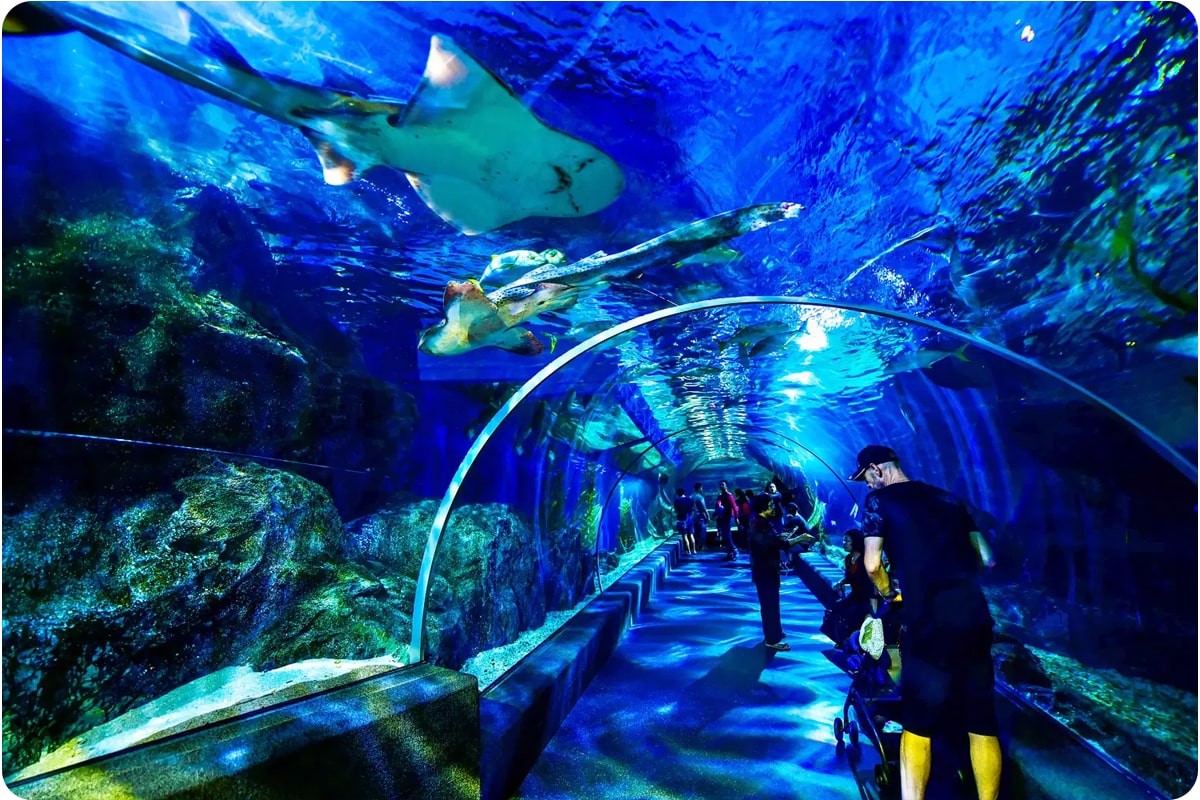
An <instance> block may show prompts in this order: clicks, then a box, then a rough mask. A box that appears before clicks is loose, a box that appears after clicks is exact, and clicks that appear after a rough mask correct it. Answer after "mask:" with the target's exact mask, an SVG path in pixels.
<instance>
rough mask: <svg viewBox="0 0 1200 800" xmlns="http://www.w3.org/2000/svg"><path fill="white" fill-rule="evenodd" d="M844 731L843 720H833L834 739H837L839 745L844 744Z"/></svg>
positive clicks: (839, 718) (837, 718)
mask: <svg viewBox="0 0 1200 800" xmlns="http://www.w3.org/2000/svg"><path fill="white" fill-rule="evenodd" d="M842 730H843V729H842V718H841V717H834V718H833V738H834V739H837V743H838V744H841V743H842Z"/></svg>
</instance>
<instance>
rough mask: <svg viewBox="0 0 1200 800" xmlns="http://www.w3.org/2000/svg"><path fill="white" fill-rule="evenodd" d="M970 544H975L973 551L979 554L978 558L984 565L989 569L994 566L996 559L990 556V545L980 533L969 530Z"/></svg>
mask: <svg viewBox="0 0 1200 800" xmlns="http://www.w3.org/2000/svg"><path fill="white" fill-rule="evenodd" d="M971 544H972V545H974V546H975V552H976V553H978V554H979V560H980V561H981V562H983V565H984V566H985V567H987V568H988V569H991V568H992V567H994V566H996V559H995V558H994V557H993V556H992V547H991V545H989V544H988V542H987V539H985V538H984V536H983V534H982V533H980V532H979V531H971Z"/></svg>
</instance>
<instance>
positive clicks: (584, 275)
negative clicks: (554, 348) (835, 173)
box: [418, 203, 804, 356]
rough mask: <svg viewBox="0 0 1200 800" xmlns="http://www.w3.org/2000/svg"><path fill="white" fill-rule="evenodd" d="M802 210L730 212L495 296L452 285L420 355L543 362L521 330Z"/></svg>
mask: <svg viewBox="0 0 1200 800" xmlns="http://www.w3.org/2000/svg"><path fill="white" fill-rule="evenodd" d="M803 210H804V206H802V205H800V204H799V203H761V204H759V205H754V206H747V207H745V208H739V209H735V210H733V211H726V212H723V213H721V214H717V215H715V216H712V217H706V218H705V219H702V220H697V221H696V222H691V223H688V224H687V225H683V226H680V227H678V228H675V229H673V230H671V231H668V232H667V233H664V234H662V235H661V236H656V237H655V238H653V239H650V240H648V241H645V242H642V243H641V244H639V245H635V246H634V247H631V248H629V249H628V250H622V251H621V252H619V253H615V254H612V255H609V254H608V253H605V252H604V251H598V252H596V253H593V254H592V255H590V256H588V257H587V258H583V259H580V260H579V261H576V262H573V263H550V262H548V263H545V264H543V265H541V266H539V267H536V268H535V269H532V270H530V271H529V272H527V273H525V274H524V275H522V276H521V277H520V278H518V279H516V280H515V281H512V282H511V283H508V284H506V285H505V286H502V287H501V288H499V289H496V290H495V291H492V292H488V293H485V292H484V291H483V288H482V286H480V284H479V282H478V281H475V280H468V281H450V282H449V283H447V284H446V290H445V292H444V294H443V296H442V319H441V321H440V322H438V323H436V324H434V325H432V326H430V327H428V328H426V329H424V330H423V331H421V334H420V339H419V342H418V349H420V350H421V351H422V352H424V353H428V354H429V355H434V356H454V355H461V354H463V353H468V352H470V351H472V350H475V349H477V348H480V347H497V348H500V349H501V350H508V351H509V352H512V353H517V354H519V355H528V356H535V355H539V354H540V353H541V352H542V351H543V350H544V349H545V346H544V345H543V344H542V342H541V340H540V339H538V338H537V336H536V335H535V334H534V333H532V332H531V331H529V330H528V329H526V328H523V327H520V326H521V325H523V324H524V323H526V322H528V321H529V320H531V319H533V318H534V317H537V316H538V315H540V314H545V313H548V312H551V311H564V310H567V309H570V308H571V307H572V306H574V305H575V303H576V302H578V300H579V298H580V297H581V296H583V295H585V294H587V293H590V292H594V291H598V290H600V289H602V288H603V287H604V286H605V285H607V284H608V283H611V282H613V281H617V280H620V279H622V278H627V277H630V276H632V275H635V274H640V273H641V272H643V271H645V270H646V269H648V268H650V267H653V266H656V265H660V264H675V263H676V262H678V261H680V260H681V259H683V258H686V257H688V256H690V255H694V254H696V253H701V252H703V251H705V250H708V249H710V248H712V247H715V246H716V245H719V244H721V243H722V242H725V241H727V240H729V239H732V238H735V237H737V236H741V235H743V234H746V233H750V232H751V231H756V230H760V229H762V228H765V227H767V226H769V225H773V224H775V223H776V222H779V221H781V220H785V219H795V218H796V217H798V216H800V213H801V212H802V211H803Z"/></svg>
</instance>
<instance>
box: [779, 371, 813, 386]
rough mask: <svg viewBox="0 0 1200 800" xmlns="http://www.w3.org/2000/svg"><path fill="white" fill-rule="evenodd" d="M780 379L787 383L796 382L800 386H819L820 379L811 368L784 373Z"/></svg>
mask: <svg viewBox="0 0 1200 800" xmlns="http://www.w3.org/2000/svg"><path fill="white" fill-rule="evenodd" d="M780 380H783V381H787V382H788V383H798V384H800V385H801V386H820V385H821V379H820V378H818V377H817V376H816V374H815V373H814V372H813V371H812V370H807V369H806V370H804V371H803V372H793V373H791V374H789V375H784V376H783V377H782V378H780Z"/></svg>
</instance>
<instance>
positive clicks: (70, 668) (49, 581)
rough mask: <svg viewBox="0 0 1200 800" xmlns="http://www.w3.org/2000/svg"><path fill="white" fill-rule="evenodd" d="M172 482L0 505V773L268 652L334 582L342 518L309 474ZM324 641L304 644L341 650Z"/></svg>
mask: <svg viewBox="0 0 1200 800" xmlns="http://www.w3.org/2000/svg"><path fill="white" fill-rule="evenodd" d="M176 489H177V492H176V493H160V494H155V495H152V496H149V497H146V498H143V499H140V500H128V499H126V500H117V499H114V498H106V497H99V498H94V499H91V500H84V499H82V498H79V497H75V498H64V497H60V496H56V495H53V494H48V495H46V496H44V497H42V498H41V499H40V500H38V501H37V502H34V503H31V504H30V505H28V506H26V507H25V508H24V509H22V510H20V511H17V512H15V513H11V514H6V515H5V517H4V551H3V558H4V583H5V586H4V589H5V591H4V597H3V603H4V608H3V611H4V656H3V659H4V698H5V703H4V745H5V748H4V750H5V754H4V758H5V771H6V772H7V771H9V768H10V767H12V766H21V765H23V764H26V763H29V762H31V761H34V760H36V759H37V758H38V757H39V756H40V755H41V753H42V751H43V750H45V749H50V748H53V747H54V746H56V745H57V744H59V743H61V742H62V741H63V740H65V739H67V738H69V737H70V736H72V735H74V734H76V733H79V732H81V731H83V730H86V729H88V728H90V727H92V726H93V725H95V724H98V723H100V722H103V721H105V720H107V719H111V718H112V717H113V716H116V715H118V714H120V713H122V712H124V711H126V710H128V709H130V708H132V707H135V706H137V705H140V704H141V703H144V702H145V701H147V700H149V699H152V698H154V697H157V696H159V695H161V694H163V693H165V692H167V691H169V690H171V689H173V688H175V687H177V686H180V685H182V684H184V683H186V682H188V681H190V680H194V679H195V678H197V677H200V676H201V675H204V674H207V673H209V672H212V671H214V670H217V669H221V668H223V667H227V666H231V665H248V666H252V667H255V668H262V667H263V666H269V665H271V662H273V661H274V660H275V658H274V656H273V655H272V654H273V653H274V652H275V651H276V650H279V649H281V647H280V646H279V645H277V643H276V641H275V637H277V636H279V635H280V632H281V631H284V630H285V629H286V628H287V626H289V625H290V626H292V627H302V626H301V625H300V623H298V622H297V621H296V620H295V618H294V615H295V614H296V613H297V609H298V608H301V609H302V608H304V603H303V601H302V599H303V598H307V597H310V596H313V595H315V594H319V593H320V592H321V591H322V590H324V589H325V588H327V587H328V586H329V585H330V584H332V583H334V582H335V581H336V579H337V574H336V572H335V570H334V568H333V567H332V566H331V565H330V558H331V557H332V556H333V555H334V554H335V553H336V552H337V550H338V547H339V545H340V540H341V538H342V535H343V527H342V523H341V520H340V518H339V517H338V514H337V511H336V510H335V509H334V507H333V504H332V502H331V501H330V499H329V496H328V494H327V493H326V492H325V490H324V489H322V488H321V487H320V486H318V485H316V484H315V483H312V482H311V481H308V480H306V479H304V478H301V477H298V476H295V475H292V474H290V473H287V472H281V471H277V470H269V469H265V468H263V467H261V466H258V465H255V464H246V465H240V466H235V465H231V464H225V463H221V462H216V463H213V464H212V465H211V467H210V468H209V469H207V470H206V471H204V472H202V473H199V474H197V475H194V476H192V477H189V478H186V479H184V480H181V481H179V482H178V484H177V486H176ZM323 644H324V645H325V648H324V649H322V651H321V652H312V653H307V654H306V656H309V657H330V658H340V657H345V656H346V655H347V653H346V652H344V650H342V649H339V644H340V643H339V642H338V641H337V640H327V641H325V642H323ZM292 649H293V650H296V649H298V648H295V647H292ZM292 655H293V653H289V654H288V657H289V659H290V658H291V656H292ZM373 655H380V653H374V654H373Z"/></svg>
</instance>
